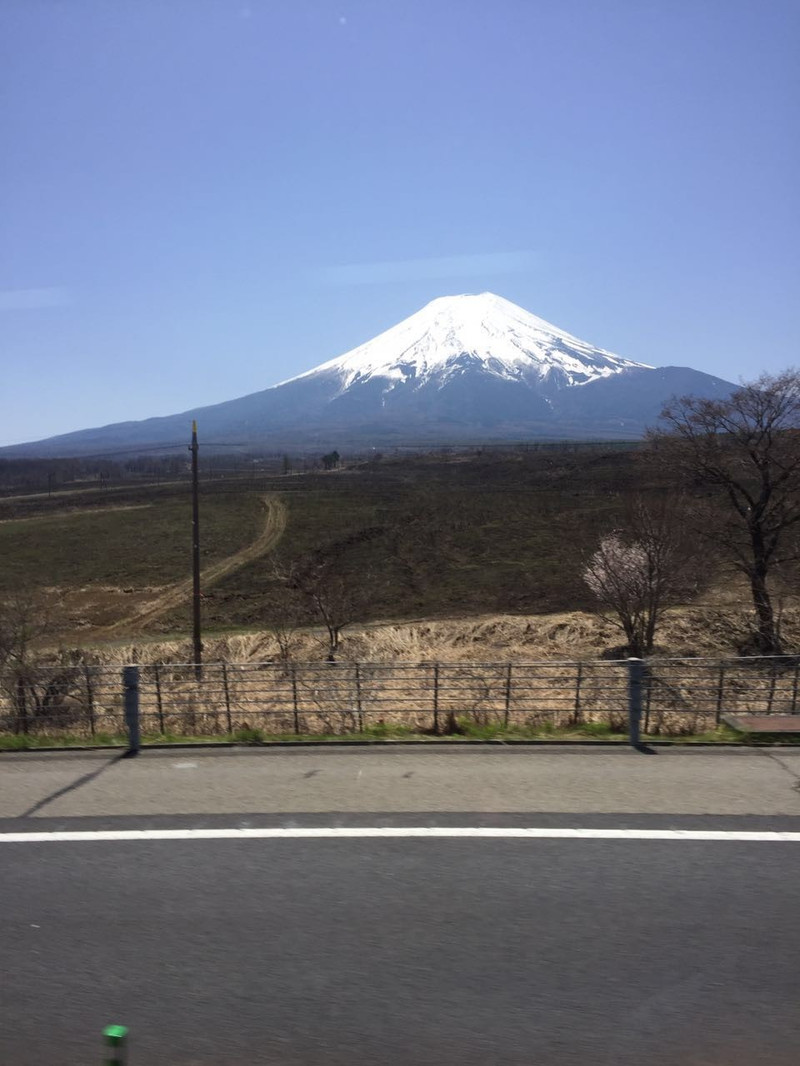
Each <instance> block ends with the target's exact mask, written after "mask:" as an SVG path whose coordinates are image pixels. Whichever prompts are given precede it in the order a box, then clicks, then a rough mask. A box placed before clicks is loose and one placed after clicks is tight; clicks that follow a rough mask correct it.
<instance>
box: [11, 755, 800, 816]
mask: <svg viewBox="0 0 800 1066" xmlns="http://www.w3.org/2000/svg"><path fill="white" fill-rule="evenodd" d="M655 751H656V754H654V755H641V754H639V753H637V752H635V751H632V750H631V749H630V748H627V747H622V748H609V747H599V746H598V747H569V746H564V745H553V746H552V747H551V746H548V747H504V746H500V745H497V746H490V747H470V748H464V747H444V748H439V747H437V748H432V747H394V748H390V747H363V748H354V747H350V748H344V747H342V748H326V749H320V748H273V749H267V750H264V749H261V750H259V749H257V748H252V749H241V748H240V749H227V750H222V751H220V750H216V751H214V750H213V749H191V748H189V749H187V748H184V749H182V750H175V749H173V750H160V751H147V752H143V753H142V754H141V755H140V756H139V757H138V758H136V759H121V758H120V757H119V755H118V754H114V753H108V752H94V753H63V754H57V753H48V754H43V753H42V754H35V753H31V752H25V753H18V754H11V755H9V754H4V755H0V818H4V817H5V818H10V817H22V816H24V817H30V818H32V819H37V818H42V817H47V818H75V817H92V816H96V815H108V816H113V817H122V816H130V815H142V816H149V815H171V814H180V815H183V814H186V815H189V814H215V815H224V814H230V815H240V814H249V813H254V812H261V813H264V812H273V813H289V812H294V811H299V812H304V813H308V812H312V811H315V812H318V813H322V814H326V813H328V812H332V811H335V812H351V813H352V812H361V811H386V812H425V811H455V812H460V811H475V812H478V813H486V812H504V811H521V812H528V811H537V812H545V811H547V812H573V813H579V814H583V813H586V812H589V811H593V812H598V813H620V814H636V813H647V814H656V813H662V814H719V815H727V814H731V815H733V814H739V815H747V814H760V815H792V814H796V815H800V791H798V786H799V785H800V747H798V748H794V749H792V748H782V749H772V748H750V749H747V748H735V749H727V750H726V749H708V748H682V749H678V750H676V749H664V748H659V749H655Z"/></svg>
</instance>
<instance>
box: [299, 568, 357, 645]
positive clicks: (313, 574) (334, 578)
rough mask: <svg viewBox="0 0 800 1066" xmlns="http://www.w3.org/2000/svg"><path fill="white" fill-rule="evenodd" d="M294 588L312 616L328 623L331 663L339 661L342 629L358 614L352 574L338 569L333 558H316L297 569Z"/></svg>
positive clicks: (325, 624)
mask: <svg viewBox="0 0 800 1066" xmlns="http://www.w3.org/2000/svg"><path fill="white" fill-rule="evenodd" d="M291 588H292V589H293V590H295V591H297V592H299V593H300V594H301V595H302V596H303V597H304V598H305V601H306V605H307V609H308V610H309V612H310V614H311V615H312V617H316V618H317V619H318V620H319V621H321V622H322V624H323V625H324V627H325V631H326V634H327V645H326V646H327V658H328V662H331V663H333V662H336V654H337V652H338V650H339V645H340V643H341V635H342V630H343V629H344V628H345V626H348V625H350V623H351V622H353V621H355V619H356V617H357V615H358V596H357V589H356V586H355V584H354V581H353V578H352V576H351V575H348V574H344V573H342V572H341V571H340V570H339V569H337V567H336V565H335V563H334V561H333V560H332V559H326V558H316V559H314V560H312V561H307V562H306V563H305V565H301V566H298V567H297V568H296V569H295V571H294V574H293V577H292V585H291Z"/></svg>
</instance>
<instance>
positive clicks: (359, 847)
mask: <svg viewBox="0 0 800 1066" xmlns="http://www.w3.org/2000/svg"><path fill="white" fill-rule="evenodd" d="M2 849H3V852H2V864H1V865H0V870H1V871H2V872H0V898H2V900H3V912H4V913H3V919H4V920H3V949H2V959H3V964H2V965H3V971H4V975H3V982H2V990H1V991H0V1011H2V1018H3V1024H2V1027H0V1061H2V1062H3V1063H8V1064H19V1066H27V1064H31V1066H33V1064H36V1066H40V1064H41V1063H44V1062H46V1063H48V1066H61V1064H63V1066H66V1064H70V1066H75V1064H78V1063H80V1064H82V1066H83V1064H86V1063H90V1062H98V1063H99V1062H100V1061H101V1050H100V1041H99V1034H100V1032H101V1030H102V1028H103V1026H104V1025H106V1024H108V1023H109V1022H121V1023H124V1024H127V1025H128V1026H130V1028H131V1048H130V1063H131V1066H139V1064H145V1063H147V1064H161V1063H163V1064H165V1066H166V1064H170V1066H181V1064H189V1063H192V1064H197V1066H199V1064H207V1063H208V1064H211V1063H242V1062H254V1063H256V1062H257V1063H265V1064H272V1063H275V1064H301V1063H302V1064H303V1066H306V1064H312V1063H320V1064H331V1066H334V1064H335V1066H339V1064H342V1066H344V1064H348V1066H351V1064H353V1063H362V1064H373V1063H374V1064H387V1066H388V1064H392V1066H394V1064H397V1066H401V1064H402V1066H410V1064H417V1066H423V1064H424V1066H427V1064H431V1066H433V1064H436V1066H449V1064H452V1066H456V1064H459V1066H462V1064H463V1066H470V1064H475V1066H477V1064H481V1066H484V1064H487V1063H492V1064H498V1066H499V1064H503V1066H505V1064H515V1066H516V1064H519V1066H523V1064H524V1066H530V1064H541V1066H550V1064H552V1066H556V1064H558V1066H568V1064H573V1063H581V1064H594V1066H601V1064H609V1066H611V1064H612V1063H613V1064H617V1066H623V1064H628V1063H630V1064H634V1063H635V1064H636V1066H640V1064H641V1063H643V1062H647V1063H649V1064H651V1066H667V1064H669V1066H677V1064H681V1066H683V1064H697V1066H699V1064H711V1063H714V1064H720V1066H723V1064H724V1066H753V1064H755V1063H759V1064H761V1066H767V1064H774V1066H778V1064H781V1066H782V1064H786V1066H789V1064H790V1063H791V1064H794V1063H795V1062H796V1061H797V1048H798V1046H800V1015H799V1014H798V1007H797V1004H798V992H800V988H799V987H798V983H799V982H798V968H797V949H798V921H797V907H796V886H797V884H798V880H799V879H800V845H798V844H793V843H787V844H782V843H750V844H743V843H736V842H729V841H724V842H718V843H717V842H715V843H698V842H688V841H670V842H657V843H654V842H651V841H642V840H635V839H634V840H630V841H628V840H624V841H592V840H589V841H584V840H580V841H572V840H571V841H564V840H534V841H506V840H503V841H487V840H480V839H475V840H447V841H418V840H408V839H399V840H393V841H376V840H363V841H361V840H323V841H318V840H314V841H308V840H296V841H284V840H281V841H263V840H250V841H205V840H204V841H186V842H172V841H171V842H151V841H137V842H125V843H109V842H92V843H77V844H76V843H46V844H16V843H15V844H4V845H2Z"/></svg>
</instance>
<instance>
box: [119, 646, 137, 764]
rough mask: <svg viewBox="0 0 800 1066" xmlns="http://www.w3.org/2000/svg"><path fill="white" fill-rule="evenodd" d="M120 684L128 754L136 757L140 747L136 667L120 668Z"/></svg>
mask: <svg viewBox="0 0 800 1066" xmlns="http://www.w3.org/2000/svg"><path fill="white" fill-rule="evenodd" d="M122 684H123V689H124V698H125V728H126V729H127V731H128V752H129V754H130V755H137V754H138V752H139V748H140V747H141V736H140V732H139V667H138V666H125V667H123V668H122Z"/></svg>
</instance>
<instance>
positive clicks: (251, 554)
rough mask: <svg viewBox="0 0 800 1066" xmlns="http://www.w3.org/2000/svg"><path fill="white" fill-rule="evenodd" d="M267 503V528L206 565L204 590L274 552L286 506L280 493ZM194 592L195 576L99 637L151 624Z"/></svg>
mask: <svg viewBox="0 0 800 1066" xmlns="http://www.w3.org/2000/svg"><path fill="white" fill-rule="evenodd" d="M263 503H264V506H265V508H266V516H265V520H264V528H263V529H262V530H261V532H260V533H259V535H258V536H257V537H256V539H255V540H254V541H252V542H251V543H250V544H248V545H247V547H246V548H242V549H241V550H240V551H238V552H234V554H233V555H229V556H227V558H225V559H221V560H220V561H219V562H218V563H211V565H210V566H207V567H205V568H204V569H203V570H202V571H201V572H200V587H201V588H202V589H203V590H205V589H207V588H209V586H211V585H215V584H216V583H217V582H218V581H221V580H222V578H223V577H227V575H228V574H231V573H233V571H234V570H239V569H240V568H241V567H243V566H246V565H247V564H248V563H252V562H253V561H254V560H255V559H258V558H259V556H261V555H265V554H266V553H267V552H268V551H271V550H272V549H273V548H274V547H275V545H276V544H277V543H278V541H279V540H280V539H281V537H282V536H283V531H284V530H285V529H286V518H287V511H286V507H285V506H284V504H283V503H282V502H281V501H280V500H279V499H278V498H277V496H265V497H264V500H263ZM191 595H192V579H191V578H187V579H186V580H185V581H181V582H180V583H179V584H177V585H173V587H172V588H171V589H168V590H167V591H166V592H164V593H162V595H160V596H159V597H158V598H157V599H155V600H151V601H150V603H148V604H145V605H144V606H143V607H141V608H139V609H138V610H136V611H133V612H132V613H131V614H129V615H127V616H126V617H125V618H121V619H120V620H119V621H118V622H114V623H113V624H112V625H110V626H106V627H105V628H104V629H103V630H100V631H98V632H97V634H96V636H97V637H99V638H100V639H102V638H104V637H109V636H112V635H116V634H117V632H118V631H119V630H120V629H122V628H123V627H131V626H136V627H140V626H144V625H147V624H148V623H149V622H152V621H153V620H154V619H155V618H158V617H159V615H162V614H166V613H167V612H168V611H171V610H173V609H174V608H175V607H180V605H181V604H182V603H185V602H186V600H188V599H189V597H190V596H191Z"/></svg>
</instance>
